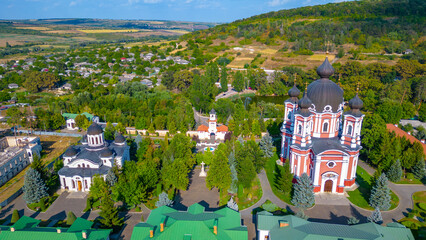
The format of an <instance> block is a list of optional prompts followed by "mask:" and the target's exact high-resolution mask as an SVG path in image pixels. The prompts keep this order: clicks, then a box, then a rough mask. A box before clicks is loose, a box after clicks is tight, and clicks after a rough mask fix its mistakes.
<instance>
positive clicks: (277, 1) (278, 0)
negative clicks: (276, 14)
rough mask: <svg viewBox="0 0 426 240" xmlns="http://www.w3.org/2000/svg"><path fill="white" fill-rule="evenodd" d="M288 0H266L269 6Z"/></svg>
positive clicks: (281, 3)
mask: <svg viewBox="0 0 426 240" xmlns="http://www.w3.org/2000/svg"><path fill="white" fill-rule="evenodd" d="M288 1H289V0H272V1H269V2H268V5H269V6H272V7H275V6H279V5H283V4H285V3H288Z"/></svg>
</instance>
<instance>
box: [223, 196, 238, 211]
mask: <svg viewBox="0 0 426 240" xmlns="http://www.w3.org/2000/svg"><path fill="white" fill-rule="evenodd" d="M226 206H228V207H229V208H230V209H232V210H235V211H237V212H238V204H237V203H236V202H235V201H234V198H233V197H231V199H229V201H228V203H227V204H226Z"/></svg>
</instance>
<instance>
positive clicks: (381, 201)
mask: <svg viewBox="0 0 426 240" xmlns="http://www.w3.org/2000/svg"><path fill="white" fill-rule="evenodd" d="M390 201H391V196H390V189H389V187H388V178H387V177H386V174H384V173H382V175H380V177H379V178H378V179H377V180H376V184H375V185H374V186H373V188H372V189H371V194H370V206H371V207H373V208H375V209H376V208H377V209H379V210H382V211H386V210H388V209H389V208H390V206H391V204H390Z"/></svg>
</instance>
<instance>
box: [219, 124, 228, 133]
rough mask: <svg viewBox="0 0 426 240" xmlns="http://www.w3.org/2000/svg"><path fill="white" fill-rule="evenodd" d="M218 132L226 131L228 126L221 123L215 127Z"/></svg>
mask: <svg viewBox="0 0 426 240" xmlns="http://www.w3.org/2000/svg"><path fill="white" fill-rule="evenodd" d="M217 131H218V132H227V131H228V127H227V126H225V125H222V126H220V127H218V128H217Z"/></svg>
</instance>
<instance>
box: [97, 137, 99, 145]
mask: <svg viewBox="0 0 426 240" xmlns="http://www.w3.org/2000/svg"><path fill="white" fill-rule="evenodd" d="M98 144H99V138H98V137H96V145H98Z"/></svg>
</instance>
